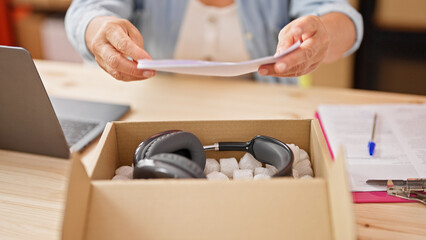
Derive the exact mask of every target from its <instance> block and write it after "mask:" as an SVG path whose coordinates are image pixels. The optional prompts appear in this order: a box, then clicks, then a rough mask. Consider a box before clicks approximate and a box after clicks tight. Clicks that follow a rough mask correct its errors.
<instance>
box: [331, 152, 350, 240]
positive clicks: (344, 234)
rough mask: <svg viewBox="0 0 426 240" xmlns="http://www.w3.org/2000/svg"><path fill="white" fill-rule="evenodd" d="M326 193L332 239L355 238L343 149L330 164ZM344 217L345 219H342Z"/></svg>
mask: <svg viewBox="0 0 426 240" xmlns="http://www.w3.org/2000/svg"><path fill="white" fill-rule="evenodd" d="M328 193H329V198H330V211H331V219H332V223H333V224H332V226H333V227H334V229H333V233H334V239H356V226H355V217H354V209H353V204H352V195H351V193H350V191H349V183H348V178H347V174H346V168H345V157H344V151H343V149H340V151H339V154H338V155H337V158H336V159H334V162H333V163H332V164H331V167H330V172H329V175H328ZM342 219H345V220H346V221H342Z"/></svg>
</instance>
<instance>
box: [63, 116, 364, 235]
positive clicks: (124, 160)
mask: <svg viewBox="0 0 426 240" xmlns="http://www.w3.org/2000/svg"><path fill="white" fill-rule="evenodd" d="M170 129H180V130H185V131H189V132H192V133H194V134H195V135H196V136H197V137H198V138H199V139H200V141H201V142H202V143H203V144H204V145H208V144H212V143H214V142H217V141H247V140H249V139H251V138H252V137H254V136H255V135H258V134H262V135H266V136H271V137H274V138H277V139H279V140H281V141H283V142H286V143H295V144H296V145H298V146H299V147H301V148H303V149H305V150H307V152H308V153H309V155H310V157H311V161H312V164H313V168H314V172H315V178H314V179H306V180H303V179H293V178H290V177H285V178H273V179H269V180H262V181H261V180H259V181H258V180H256V181H254V180H253V181H226V182H224V181H208V180H205V179H188V180H182V179H179V180H175V179H173V180H170V179H155V180H154V179H150V180H130V181H111V180H110V179H111V178H112V177H113V175H114V171H115V169H116V168H117V167H118V166H121V165H130V164H131V163H132V158H133V153H134V150H135V148H136V146H137V145H138V144H139V143H140V142H141V141H143V140H144V139H146V138H147V137H149V136H151V135H153V134H155V133H158V132H161V131H164V130H170ZM97 151H98V153H97V162H96V165H95V167H94V169H93V171H90V172H88V173H87V172H86V170H85V168H84V166H83V165H82V164H81V162H80V161H74V163H73V169H72V172H71V178H70V184H69V191H68V197H67V205H66V210H65V216H64V223H63V232H62V238H63V239H74V240H75V239H103V240H107V239H124V240H130V239H268V240H269V239H339V240H341V239H355V238H356V236H355V235H356V234H355V221H354V215H353V210H352V200H351V196H350V192H349V188H348V184H347V180H346V173H345V169H344V162H343V160H342V159H340V158H338V159H336V160H335V162H332V161H331V158H330V154H329V152H328V149H327V146H326V143H325V140H324V137H323V135H322V131H321V129H320V126H319V124H318V122H317V120H255V121H248V120H244V121H182V122H114V123H109V124H108V125H107V127H106V128H105V131H104V133H103V135H102V137H101V140H100V142H99V145H98V149H97ZM242 155H243V153H241V152H207V157H214V158H216V159H218V158H220V157H230V156H235V157H237V158H238V157H240V156H242Z"/></svg>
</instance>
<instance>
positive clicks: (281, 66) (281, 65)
mask: <svg viewBox="0 0 426 240" xmlns="http://www.w3.org/2000/svg"><path fill="white" fill-rule="evenodd" d="M286 68H287V64H285V63H277V64H275V69H276V71H277V73H284V71H285V69H286Z"/></svg>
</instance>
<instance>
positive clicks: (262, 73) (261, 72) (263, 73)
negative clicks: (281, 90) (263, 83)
mask: <svg viewBox="0 0 426 240" xmlns="http://www.w3.org/2000/svg"><path fill="white" fill-rule="evenodd" d="M268 72H269V71H268V69H264V68H262V69H260V70H259V74H260V75H268Z"/></svg>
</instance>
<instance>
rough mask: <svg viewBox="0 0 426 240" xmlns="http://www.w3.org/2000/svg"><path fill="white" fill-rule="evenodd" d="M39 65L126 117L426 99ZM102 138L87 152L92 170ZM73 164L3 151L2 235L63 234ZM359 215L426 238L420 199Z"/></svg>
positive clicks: (373, 232)
mask: <svg viewBox="0 0 426 240" xmlns="http://www.w3.org/2000/svg"><path fill="white" fill-rule="evenodd" d="M36 65H37V67H38V69H39V72H40V75H41V77H42V79H43V81H44V84H45V87H46V89H47V91H48V93H49V94H50V95H52V96H61V97H71V98H79V99H86V100H98V101H111V102H117V103H129V104H130V105H131V112H130V113H129V114H128V115H127V116H125V119H123V120H165V121H167V120H203V119H205V120H207V119H283V118H286V119H288V118H291V119H301V118H312V117H313V116H314V112H315V110H316V108H317V106H318V104H322V103H345V104H367V103H426V96H413V95H402V94H391V93H379V92H371V91H356V90H347V89H331V88H312V89H299V88H297V87H291V86H284V85H270V84H262V83H255V82H251V81H247V80H237V79H217V78H200V77H182V76H181V77H172V76H171V75H161V76H157V77H155V78H154V79H151V80H147V81H142V82H132V83H125V82H119V81H116V80H114V79H112V78H111V77H109V76H108V75H107V74H106V73H104V72H103V71H102V70H100V69H99V68H96V67H87V66H81V65H77V64H67V63H57V62H45V61H37V62H36ZM95 145H96V143H93V144H92V145H90V146H89V147H88V148H87V149H86V150H85V151H84V152H83V153H82V155H83V161H84V163H85V165H86V167H87V168H88V169H91V168H93V153H94V151H93V150H94V148H95ZM6 156H7V157H8V159H7V160H6V158H5V157H6ZM68 170H69V163H68V162H67V161H57V160H52V159H49V158H46V157H40V158H39V159H38V160H37V161H34V160H29V159H27V158H18V157H17V156H16V153H13V152H8V151H0V239H58V238H59V233H60V229H61V224H62V223H61V221H62V212H63V209H64V199H65V191H66V183H67V177H66V173H67V171H68ZM355 215H356V220H357V223H358V234H359V239H425V238H426V221H425V219H426V207H424V206H423V205H421V204H419V203H400V204H389V203H388V204H356V205H355Z"/></svg>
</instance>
